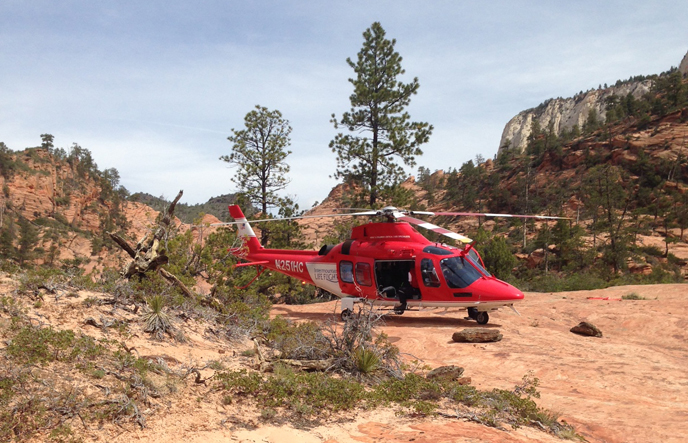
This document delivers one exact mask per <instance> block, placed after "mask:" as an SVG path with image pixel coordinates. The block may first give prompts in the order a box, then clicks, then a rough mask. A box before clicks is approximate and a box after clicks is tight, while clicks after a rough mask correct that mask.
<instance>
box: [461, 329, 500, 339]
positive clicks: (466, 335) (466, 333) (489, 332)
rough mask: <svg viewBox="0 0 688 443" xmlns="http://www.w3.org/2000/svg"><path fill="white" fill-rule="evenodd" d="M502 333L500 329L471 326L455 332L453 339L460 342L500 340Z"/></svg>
mask: <svg viewBox="0 0 688 443" xmlns="http://www.w3.org/2000/svg"><path fill="white" fill-rule="evenodd" d="M501 339H502V333H501V332H499V330H498V329H488V328H471V329H464V330H463V331H460V332H454V334H453V335H452V340H454V341H455V342H459V343H487V342H491V341H500V340H501Z"/></svg>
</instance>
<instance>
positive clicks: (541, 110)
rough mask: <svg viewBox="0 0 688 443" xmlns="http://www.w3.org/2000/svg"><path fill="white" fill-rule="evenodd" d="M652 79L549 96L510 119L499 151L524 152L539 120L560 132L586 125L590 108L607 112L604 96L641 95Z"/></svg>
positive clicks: (602, 113) (603, 114)
mask: <svg viewBox="0 0 688 443" xmlns="http://www.w3.org/2000/svg"><path fill="white" fill-rule="evenodd" d="M651 86H652V81H650V80H644V81H641V82H629V83H624V84H621V85H619V86H612V87H610V88H605V89H596V90H592V91H588V92H585V93H582V94H578V95H576V96H574V97H571V98H556V99H551V100H547V101H545V102H544V103H542V104H541V105H540V106H538V107H537V108H532V109H527V110H525V111H522V112H520V113H519V114H518V115H516V116H515V117H514V118H512V119H511V120H509V122H508V123H507V124H506V127H505V128H504V131H503V132H502V139H501V141H500V142H499V152H502V151H505V150H514V149H515V150H517V151H519V152H523V150H524V149H525V147H526V145H527V142H528V136H529V135H530V133H531V126H532V124H533V121H537V122H538V123H539V124H540V127H541V128H543V129H544V128H547V127H548V126H549V124H550V123H552V125H553V128H554V132H555V133H556V134H557V135H559V134H561V132H562V131H563V130H571V128H573V127H574V126H579V127H581V126H583V123H584V122H585V121H586V119H587V118H588V114H589V113H590V111H591V110H594V111H595V112H597V116H598V119H600V120H604V118H605V116H606V106H605V100H606V99H607V98H608V97H610V96H612V95H617V96H620V97H625V96H626V95H628V94H631V95H633V96H634V97H635V98H640V97H642V96H643V94H645V93H646V92H648V91H649V90H650V87H651Z"/></svg>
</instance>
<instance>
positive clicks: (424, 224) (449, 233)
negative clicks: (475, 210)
mask: <svg viewBox="0 0 688 443" xmlns="http://www.w3.org/2000/svg"><path fill="white" fill-rule="evenodd" d="M394 215H395V216H396V219H397V220H401V221H405V222H407V223H411V224H414V225H416V226H420V227H421V228H425V229H429V230H431V231H433V232H437V233H438V234H442V235H444V236H446V237H449V238H452V239H454V240H457V241H460V242H461V243H471V242H472V241H473V240H471V239H470V238H468V237H466V236H465V235H461V234H457V233H456V232H452V231H450V230H448V229H444V228H442V227H440V226H437V225H433V224H432V223H428V222H426V221H425V220H420V219H417V218H413V217H409V216H408V215H404V214H402V213H395V214H394Z"/></svg>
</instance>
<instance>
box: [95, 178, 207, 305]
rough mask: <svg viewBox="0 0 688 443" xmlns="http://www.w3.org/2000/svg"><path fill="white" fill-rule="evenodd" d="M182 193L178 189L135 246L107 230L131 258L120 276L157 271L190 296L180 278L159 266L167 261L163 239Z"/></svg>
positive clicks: (127, 277)
mask: <svg viewBox="0 0 688 443" xmlns="http://www.w3.org/2000/svg"><path fill="white" fill-rule="evenodd" d="M183 193H184V191H183V190H181V191H179V194H177V196H176V197H175V199H174V200H173V201H172V203H170V206H169V207H168V208H167V211H165V215H164V216H163V217H162V220H160V222H159V223H158V227H157V228H156V229H155V230H153V231H151V232H149V233H148V234H146V235H145V236H144V237H143V238H142V239H141V240H140V241H139V242H138V243H137V244H136V248H132V247H131V246H130V245H129V243H128V242H127V241H126V240H125V239H123V238H122V237H120V236H119V235H117V234H115V233H112V232H108V235H109V236H110V238H111V239H112V240H113V241H114V242H115V243H117V245H119V247H120V248H122V249H123V250H124V251H126V252H127V254H129V256H130V257H131V258H132V259H133V260H132V261H131V262H130V263H129V264H128V265H127V266H126V267H125V269H124V270H123V271H122V277H124V278H126V279H131V278H132V277H133V276H135V275H138V276H144V275H145V274H146V273H147V272H158V273H159V274H160V275H161V276H162V277H163V278H164V279H165V280H167V281H168V282H170V283H171V284H173V285H175V286H177V287H178V288H179V289H181V290H182V292H184V294H185V295H186V296H188V297H191V296H193V293H192V292H191V291H190V290H189V289H188V288H187V287H186V285H184V283H182V282H181V280H179V279H178V278H177V277H176V276H174V275H172V274H170V273H169V272H168V271H166V270H165V269H163V268H161V267H160V266H162V265H164V264H167V263H168V262H169V258H168V257H167V255H166V251H165V246H164V245H165V241H164V240H165V239H166V238H167V235H168V233H169V230H170V223H171V222H172V220H173V219H174V208H175V206H177V202H179V199H180V198H182V194H183Z"/></svg>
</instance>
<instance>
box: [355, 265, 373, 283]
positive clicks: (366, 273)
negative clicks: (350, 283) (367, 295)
mask: <svg viewBox="0 0 688 443" xmlns="http://www.w3.org/2000/svg"><path fill="white" fill-rule="evenodd" d="M356 282H357V283H358V284H359V285H361V286H372V285H373V279H372V277H371V274H370V264H369V263H356Z"/></svg>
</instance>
